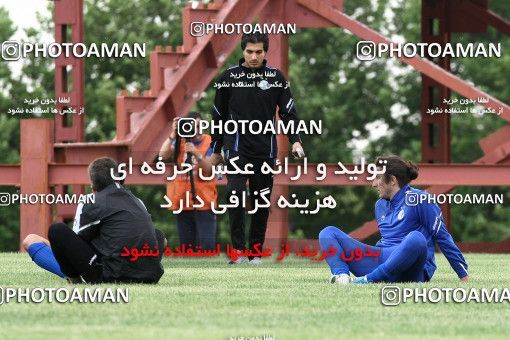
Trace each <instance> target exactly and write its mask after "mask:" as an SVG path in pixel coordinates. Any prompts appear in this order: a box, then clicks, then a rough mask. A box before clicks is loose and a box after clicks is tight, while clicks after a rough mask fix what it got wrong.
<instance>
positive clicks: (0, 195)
mask: <svg viewBox="0 0 510 340" xmlns="http://www.w3.org/2000/svg"><path fill="white" fill-rule="evenodd" d="M10 204H11V194H9V193H8V192H0V207H6V206H8V205H10Z"/></svg>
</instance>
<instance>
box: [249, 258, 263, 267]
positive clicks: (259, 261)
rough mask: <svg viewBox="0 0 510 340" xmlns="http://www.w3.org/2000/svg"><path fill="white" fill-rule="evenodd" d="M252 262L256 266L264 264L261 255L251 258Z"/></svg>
mask: <svg viewBox="0 0 510 340" xmlns="http://www.w3.org/2000/svg"><path fill="white" fill-rule="evenodd" d="M250 264H251V265H254V266H260V265H261V264H262V259H261V258H260V257H254V258H252V259H251V260H250Z"/></svg>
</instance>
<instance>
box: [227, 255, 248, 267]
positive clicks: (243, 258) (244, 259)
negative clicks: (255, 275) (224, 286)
mask: <svg viewBox="0 0 510 340" xmlns="http://www.w3.org/2000/svg"><path fill="white" fill-rule="evenodd" d="M247 262H248V257H246V256H239V257H238V258H237V260H235V261H234V260H232V259H230V260H228V262H227V264H232V265H235V264H243V263H247Z"/></svg>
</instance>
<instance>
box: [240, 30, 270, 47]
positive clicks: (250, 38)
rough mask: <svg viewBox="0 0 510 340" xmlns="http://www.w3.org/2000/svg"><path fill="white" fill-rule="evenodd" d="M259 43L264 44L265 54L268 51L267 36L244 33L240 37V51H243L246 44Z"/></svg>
mask: <svg viewBox="0 0 510 340" xmlns="http://www.w3.org/2000/svg"><path fill="white" fill-rule="evenodd" d="M259 42H261V43H263V44H264V52H267V50H268V49H269V36H268V35H267V34H266V33H250V34H246V33H244V34H243V36H242V37H241V49H242V50H243V51H244V49H245V48H246V45H247V44H248V43H252V44H256V43H259Z"/></svg>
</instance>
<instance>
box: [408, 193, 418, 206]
mask: <svg viewBox="0 0 510 340" xmlns="http://www.w3.org/2000/svg"><path fill="white" fill-rule="evenodd" d="M418 202H419V196H418V193H416V192H412V191H408V192H406V199H405V203H406V205H407V206H408V207H415V206H417V205H418Z"/></svg>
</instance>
